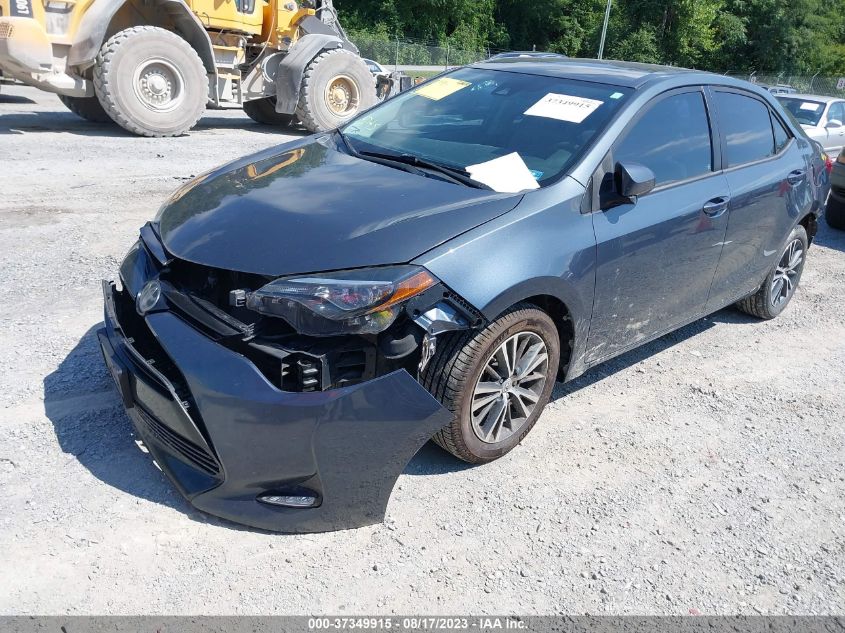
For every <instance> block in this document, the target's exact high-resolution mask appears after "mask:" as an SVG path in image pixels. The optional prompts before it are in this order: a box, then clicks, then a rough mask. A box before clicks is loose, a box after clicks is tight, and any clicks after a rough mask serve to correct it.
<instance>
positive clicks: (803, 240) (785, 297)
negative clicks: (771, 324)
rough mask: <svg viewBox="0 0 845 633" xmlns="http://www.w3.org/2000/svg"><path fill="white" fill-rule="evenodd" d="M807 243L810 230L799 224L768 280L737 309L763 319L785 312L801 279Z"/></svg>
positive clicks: (741, 302)
mask: <svg viewBox="0 0 845 633" xmlns="http://www.w3.org/2000/svg"><path fill="white" fill-rule="evenodd" d="M807 245H808V241H807V231H806V230H805V229H804V227H803V226H801V225H798V226H796V227H795V228H794V229H792V233H791V234H790V235H789V238H787V240H786V246H785V247H784V249H783V251H782V252H781V254H780V257H779V258H778V260H777V262H776V263H775V265H774V267H773V268H772V270H771V272H769V275H768V276H767V277H766V281H764V282H763V285H762V286H761V287H760V289H759V290H758V291H757V292H756V293H754V294H753V295H751V296H750V297H746V298H745V299H743V300H742V301H739V302H738V303H737V304H736V306H737V308H739V309H740V310H742V311H743V312H745V313H747V314H750V315H752V316H756V317H759V318H761V319H773V318H775V317H776V316H777V315H779V314H780V313H781V312H783V311H784V309H786V306H787V305H789V302H790V301H791V300H792V297H793V295H794V294H795V291H796V290H797V288H798V283H799V282H800V281H801V273H803V272H804V262H805V261H806V259H807Z"/></svg>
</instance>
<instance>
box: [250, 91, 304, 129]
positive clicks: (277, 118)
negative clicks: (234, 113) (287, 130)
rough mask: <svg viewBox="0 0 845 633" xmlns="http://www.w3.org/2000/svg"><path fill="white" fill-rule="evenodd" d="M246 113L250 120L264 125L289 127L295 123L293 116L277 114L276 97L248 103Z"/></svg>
mask: <svg viewBox="0 0 845 633" xmlns="http://www.w3.org/2000/svg"><path fill="white" fill-rule="evenodd" d="M244 112H246V115H247V116H248V117H249V118H250V119H252V120H253V121H255V122H256V123H261V124H262V125H275V126H278V127H287V126H288V125H290V124H291V123H293V115H292V114H281V113H279V112H276V97H267V98H266V99H255V100H254V101H247V102H246V103H244Z"/></svg>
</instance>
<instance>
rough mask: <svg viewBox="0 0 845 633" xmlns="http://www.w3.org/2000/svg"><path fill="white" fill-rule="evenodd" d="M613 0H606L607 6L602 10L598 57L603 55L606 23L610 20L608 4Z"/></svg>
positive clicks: (600, 57)
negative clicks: (602, 21) (602, 22)
mask: <svg viewBox="0 0 845 633" xmlns="http://www.w3.org/2000/svg"><path fill="white" fill-rule="evenodd" d="M611 4H613V0H607V8H606V9H605V11H604V26H602V29H601V42H600V43H599V59H602V58H603V57H604V41H605V39H607V24H608V22H610V5H611Z"/></svg>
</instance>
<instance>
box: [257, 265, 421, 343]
mask: <svg viewBox="0 0 845 633" xmlns="http://www.w3.org/2000/svg"><path fill="white" fill-rule="evenodd" d="M437 283H438V280H437V278H435V277H434V275H432V274H431V273H430V272H428V271H427V270H426V269H424V268H421V267H419V266H386V267H384V268H368V269H362V270H347V271H340V272H334V273H326V274H322V275H319V276H315V277H292V278H287V279H276V280H275V281H271V282H270V283H269V284H267V285H266V286H263V287H262V288H259V289H258V290H256V291H255V292H250V293H248V294H247V296H246V307H248V308H250V309H251V310H255V311H256V312H260V313H262V314H267V315H270V316H275V317H281V318H282V319H284V320H285V321H287V322H288V323H290V324H291V326H292V327H293V328H294V329H295V330H296V331H297V332H299V333H301V334H307V335H311V336H336V335H339V334H375V333H377V332H382V331H384V330H386V329H387V328H388V327H390V325H391V324H392V323H393V322H394V321H395V320H396V317H398V316H399V313H400V312H401V311H402V308H403V306H404V304H405V303H406V302H407V301H408V300H409V299H411V297H414V296H416V295H418V294H420V293H422V292H424V291H426V290H428V289H429V288H431V287H432V286H434V285H435V284H437Z"/></svg>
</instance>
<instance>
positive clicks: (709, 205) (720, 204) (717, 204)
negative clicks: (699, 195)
mask: <svg viewBox="0 0 845 633" xmlns="http://www.w3.org/2000/svg"><path fill="white" fill-rule="evenodd" d="M730 201H731V199H730V197H729V196H719V197H718V198H713V199H712V200H709V201H708V202H706V203H705V204H704V206H703V207H702V208H701V210H702V211H703V212H704V215H706V216H707V217H709V218H718V217H719V216H720V215H722V214H723V213H724V212H725V211H727V210H728V204H729V203H730Z"/></svg>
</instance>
